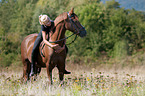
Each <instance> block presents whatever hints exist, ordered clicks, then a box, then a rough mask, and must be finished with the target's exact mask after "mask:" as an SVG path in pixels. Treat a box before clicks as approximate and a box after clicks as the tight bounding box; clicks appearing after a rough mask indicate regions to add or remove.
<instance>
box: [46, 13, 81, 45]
mask: <svg viewBox="0 0 145 96" xmlns="http://www.w3.org/2000/svg"><path fill="white" fill-rule="evenodd" d="M67 13H68V12H67ZM67 15H68V17H69V20H70V22H71V26H72V27H73V28H74V29H75V31H76V32H74V33H72V34H71V35H70V36H68V37H65V38H62V39H60V40H57V41H48V42H49V43H57V42H60V41H63V40H66V39H68V38H70V37H71V36H73V35H76V36H75V38H74V40H73V41H71V42H70V43H69V44H72V43H73V42H74V41H75V40H76V39H77V34H79V33H80V31H81V30H83V29H84V27H82V28H79V27H78V26H77V25H76V24H75V22H74V21H73V20H72V19H71V18H72V17H73V15H71V16H70V15H69V13H68V14H67ZM77 28H78V29H79V31H78V32H77ZM69 44H66V45H69Z"/></svg>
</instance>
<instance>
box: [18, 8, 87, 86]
mask: <svg viewBox="0 0 145 96" xmlns="http://www.w3.org/2000/svg"><path fill="white" fill-rule="evenodd" d="M54 24H55V25H54V26H55V27H54V28H53V31H52V32H50V36H49V42H50V43H52V44H59V46H64V44H65V43H64V40H65V39H66V37H65V32H66V30H69V31H71V32H73V34H76V35H79V36H80V37H84V36H86V33H87V32H86V30H85V28H84V27H83V26H82V25H81V24H80V22H79V20H78V16H77V15H76V14H75V13H74V9H73V8H72V9H71V10H70V11H69V12H64V13H62V14H60V15H59V16H58V17H57V18H56V19H55V20H54ZM37 36H38V34H36V33H35V34H30V35H28V36H27V37H25V38H24V40H23V41H22V43H21V59H22V63H23V79H24V81H27V80H29V78H30V77H29V74H30V70H31V53H32V48H33V45H34V41H35V39H36V37H37ZM42 44H43V41H42V43H41V45H42ZM41 49H42V46H39V52H38V56H37V63H36V69H37V73H40V71H41V68H42V67H44V68H45V67H46V70H47V75H48V83H49V84H52V70H53V68H54V67H57V69H58V70H59V80H60V82H63V78H64V71H65V59H66V48H65V49H64V50H63V51H61V52H60V53H56V52H55V50H54V49H52V48H50V47H49V46H47V45H44V46H43V49H42V50H41ZM41 52H42V53H44V55H45V56H43V55H42V54H41Z"/></svg>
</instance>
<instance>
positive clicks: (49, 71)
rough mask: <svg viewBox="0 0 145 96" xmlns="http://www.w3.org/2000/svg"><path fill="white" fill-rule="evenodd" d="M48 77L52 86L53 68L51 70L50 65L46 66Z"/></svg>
mask: <svg viewBox="0 0 145 96" xmlns="http://www.w3.org/2000/svg"><path fill="white" fill-rule="evenodd" d="M46 70H47V76H48V84H49V85H52V68H50V64H49V63H47V64H46Z"/></svg>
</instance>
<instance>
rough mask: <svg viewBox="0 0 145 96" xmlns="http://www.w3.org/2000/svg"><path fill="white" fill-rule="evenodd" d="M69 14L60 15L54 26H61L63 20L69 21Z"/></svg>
mask: <svg viewBox="0 0 145 96" xmlns="http://www.w3.org/2000/svg"><path fill="white" fill-rule="evenodd" d="M67 17H68V16H67V12H64V13H62V14H60V15H59V16H58V17H56V19H55V20H54V25H55V26H56V25H57V24H59V23H60V22H62V21H63V20H65V19H67Z"/></svg>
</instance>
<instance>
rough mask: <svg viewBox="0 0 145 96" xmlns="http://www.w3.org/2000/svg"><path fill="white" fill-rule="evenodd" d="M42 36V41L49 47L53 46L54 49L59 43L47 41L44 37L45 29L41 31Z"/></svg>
mask: <svg viewBox="0 0 145 96" xmlns="http://www.w3.org/2000/svg"><path fill="white" fill-rule="evenodd" d="M42 37H43V41H44V43H45V44H46V45H48V46H50V47H51V48H54V49H56V48H57V47H58V46H59V45H58V44H55V45H52V44H51V43H49V42H48V41H47V39H46V32H45V31H42Z"/></svg>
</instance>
